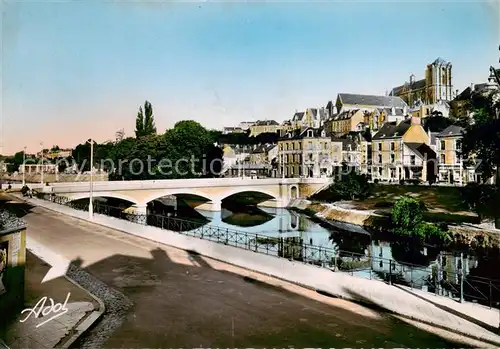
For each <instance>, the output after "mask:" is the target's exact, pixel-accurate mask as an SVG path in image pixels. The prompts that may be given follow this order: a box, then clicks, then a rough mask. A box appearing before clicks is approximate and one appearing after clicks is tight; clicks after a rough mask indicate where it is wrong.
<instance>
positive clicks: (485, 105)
mask: <svg viewBox="0 0 500 349" xmlns="http://www.w3.org/2000/svg"><path fill="white" fill-rule="evenodd" d="M499 97H500V96H499V94H498V92H497V93H489V94H484V93H483V94H481V93H475V94H473V97H472V106H473V108H474V112H473V120H472V122H471V123H470V124H469V125H467V126H466V128H465V134H464V136H463V138H462V140H461V141H460V143H461V149H462V151H461V152H462V155H463V156H464V157H466V158H477V159H480V167H481V172H482V176H483V179H488V178H491V176H492V175H494V174H495V173H496V184H497V186H500V117H499V115H498V114H499V112H500V102H499V100H500V98H499ZM495 168H496V172H495ZM497 202H498V201H497ZM497 206H498V205H497ZM495 227H496V228H497V229H500V214H499V215H496V216H495Z"/></svg>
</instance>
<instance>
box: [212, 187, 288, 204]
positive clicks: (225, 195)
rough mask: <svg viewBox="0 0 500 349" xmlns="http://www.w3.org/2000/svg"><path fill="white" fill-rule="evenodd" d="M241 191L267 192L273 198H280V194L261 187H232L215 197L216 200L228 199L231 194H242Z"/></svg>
mask: <svg viewBox="0 0 500 349" xmlns="http://www.w3.org/2000/svg"><path fill="white" fill-rule="evenodd" d="M241 193H259V194H265V195H267V196H269V197H270V198H271V199H275V200H279V195H277V194H276V193H274V192H272V191H269V190H266V189H260V188H245V187H242V188H231V189H229V190H225V191H224V192H222V193H221V194H220V195H219V196H218V197H216V198H214V200H215V201H222V200H224V199H227V198H228V197H230V196H233V195H236V194H241Z"/></svg>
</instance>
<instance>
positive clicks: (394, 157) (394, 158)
mask: <svg viewBox="0 0 500 349" xmlns="http://www.w3.org/2000/svg"><path fill="white" fill-rule="evenodd" d="M394 161H396V156H395V155H394V154H391V162H392V163H394Z"/></svg>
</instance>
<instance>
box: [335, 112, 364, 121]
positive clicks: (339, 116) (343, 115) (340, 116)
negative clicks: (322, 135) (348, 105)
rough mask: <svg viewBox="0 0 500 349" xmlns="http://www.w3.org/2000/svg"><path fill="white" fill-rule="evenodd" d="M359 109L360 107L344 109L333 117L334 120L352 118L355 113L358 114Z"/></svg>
mask: <svg viewBox="0 0 500 349" xmlns="http://www.w3.org/2000/svg"><path fill="white" fill-rule="evenodd" d="M358 111H359V109H350V110H344V111H343V112H341V113H340V114H336V115H334V116H333V117H332V120H335V121H337V120H347V119H350V118H352V116H353V115H354V114H356V113H357V112H358Z"/></svg>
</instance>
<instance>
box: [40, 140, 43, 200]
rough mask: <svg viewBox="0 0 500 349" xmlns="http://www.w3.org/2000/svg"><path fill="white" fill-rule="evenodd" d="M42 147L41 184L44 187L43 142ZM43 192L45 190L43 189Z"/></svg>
mask: <svg viewBox="0 0 500 349" xmlns="http://www.w3.org/2000/svg"><path fill="white" fill-rule="evenodd" d="M40 146H41V147H42V153H41V154H42V164H41V170H40V173H41V174H40V183H41V184H42V185H43V142H40ZM42 190H43V189H42Z"/></svg>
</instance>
